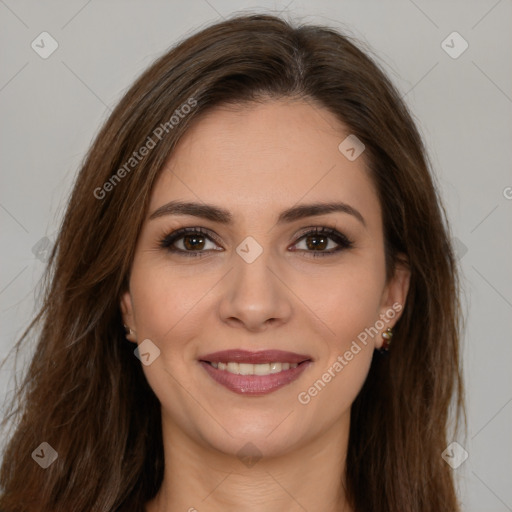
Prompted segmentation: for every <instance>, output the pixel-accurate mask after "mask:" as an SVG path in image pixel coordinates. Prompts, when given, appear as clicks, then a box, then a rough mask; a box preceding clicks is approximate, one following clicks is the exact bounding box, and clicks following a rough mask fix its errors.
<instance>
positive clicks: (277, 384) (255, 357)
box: [199, 350, 312, 395]
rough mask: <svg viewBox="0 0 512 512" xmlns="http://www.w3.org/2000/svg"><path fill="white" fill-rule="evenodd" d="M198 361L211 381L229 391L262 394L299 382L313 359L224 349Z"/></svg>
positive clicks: (293, 354)
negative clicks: (297, 380)
mask: <svg viewBox="0 0 512 512" xmlns="http://www.w3.org/2000/svg"><path fill="white" fill-rule="evenodd" d="M199 362H200V364H201V365H202V367H203V368H204V369H205V370H206V372H207V373H208V375H209V376H210V377H211V378H212V379H213V380H215V381H216V382H218V383H219V384H221V385H222V386H224V387H226V388H227V389H229V390H230V391H233V392H235V393H239V394H244V395H265V394H268V393H271V392H273V391H277V390H278V389H280V388H282V387H283V386H286V385H287V384H290V383H291V382H293V381H295V380H296V379H298V378H299V376H300V375H301V374H302V372H303V371H304V370H305V369H306V368H307V367H308V366H310V365H311V364H312V358H311V357H310V356H307V355H301V354H295V353H292V352H283V351H278V350H267V351H261V352H248V351H245V350H226V351H223V352H215V353H213V354H208V355H206V356H203V357H201V358H200V360H199Z"/></svg>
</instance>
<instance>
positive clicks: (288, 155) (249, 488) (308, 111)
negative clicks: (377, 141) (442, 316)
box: [121, 99, 409, 512]
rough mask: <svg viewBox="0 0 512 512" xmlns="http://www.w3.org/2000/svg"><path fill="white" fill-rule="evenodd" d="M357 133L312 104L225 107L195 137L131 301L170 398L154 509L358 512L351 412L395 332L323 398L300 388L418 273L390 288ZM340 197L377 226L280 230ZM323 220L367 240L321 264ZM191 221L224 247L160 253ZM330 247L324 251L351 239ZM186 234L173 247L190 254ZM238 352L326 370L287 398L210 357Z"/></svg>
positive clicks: (352, 364) (165, 182)
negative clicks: (241, 251)
mask: <svg viewBox="0 0 512 512" xmlns="http://www.w3.org/2000/svg"><path fill="white" fill-rule="evenodd" d="M348 134H350V131H349V130H348V129H347V127H346V126H344V125H343V124H342V123H341V122H340V121H339V120H338V119H337V118H336V117H335V116H334V115H333V114H332V113H330V112H329V111H327V110H325V109H323V108H321V107H319V106H316V105H314V104H313V103H312V102H310V101H308V102H306V101H303V100H293V101H292V100H283V99H281V100H268V101H265V102H262V103H258V104H251V105H245V106H244V108H240V107H239V108H236V109H235V108H227V107H225V106H224V107H222V108H219V107H217V108H215V109H214V110H212V111H210V112H209V113H208V114H207V115H206V116H205V117H203V118H201V119H200V120H199V122H197V123H195V124H194V125H193V126H192V127H191V128H190V129H189V130H188V131H187V133H186V135H185V136H184V137H183V138H182V139H181V141H180V143H179V144H178V146H177V148H176V150H175V151H174V153H173V155H172V156H171V158H170V159H169V161H168V164H167V165H166V167H165V169H164V171H163V172H162V174H161V175H160V177H159V179H158V180H157V183H156V184H155V187H154V189H153V192H152V196H151V200H150V206H149V211H148V217H147V219H146V221H145V223H144V225H143V228H142V231H141V233H140V237H139V240H138V243H137V247H136V251H135V256H134V261H133V266H132V269H131V275H130V280H129V291H128V292H126V293H125V294H124V295H123V297H122V299H121V309H122V312H123V318H124V322H125V324H126V325H128V326H130V328H132V329H133V331H134V332H133V333H132V334H130V335H128V339H129V340H131V341H133V342H138V343H141V342H142V341H143V340H145V339H150V340H151V341H152V342H153V343H154V344H155V345H156V346H157V347H158V348H159V349H160V356H159V357H157V358H156V359H155V360H154V362H152V363H151V364H150V365H148V366H143V369H144V372H145V375H146V377H147V379H148V382H149V384H150V385H151V387H152V389H153V390H154V392H155V394H156V396H157V397H158V399H159V400H160V403H161V406H162V427H163V440H164V452H165V476H164V481H163V485H162V487H161V489H160V491H159V493H158V494H157V496H156V498H155V499H153V500H152V501H151V502H150V503H148V504H147V511H148V512H170V511H177V510H183V511H187V510H189V511H193V510H197V511H200V512H203V511H212V512H214V511H223V512H224V511H231V510H233V511H234V510H245V511H249V512H259V511H265V512H273V511H282V510H289V511H303V510H304V509H306V510H322V511H326V512H329V511H335V510H336V511H339V510H346V511H347V512H349V511H350V510H351V509H350V507H349V506H348V504H347V503H346V502H345V495H344V490H343V485H340V483H343V481H344V472H345V458H346V450H347V444H348V433H349V425H350V406H351V404H352V402H353V401H354V399H355V398H356V396H357V394H358V392H359V390H360V389H361V387H362V385H363V383H364V380H365V378H366V376H367V374H368V370H369V366H370V363H371V358H372V354H373V351H374V349H375V348H379V347H380V346H381V345H382V342H383V339H382V337H381V336H380V335H376V336H374V337H369V338H368V343H367V344H366V345H363V344H362V343H359V346H360V348H361V350H360V351H359V352H358V353H357V355H355V356H354V357H353V359H352V360H351V361H349V362H348V364H347V365H346V366H344V367H343V370H342V371H340V372H337V373H335V375H336V376H335V377H334V378H332V379H331V380H330V382H329V383H328V384H326V385H325V387H324V388H323V389H322V390H321V391H320V392H318V394H317V395H316V396H315V397H312V398H311V400H310V402H309V403H308V404H306V405H304V404H301V403H300V402H299V401H298V398H297V397H298V394H299V393H300V392H304V391H307V390H308V388H310V387H311V386H312V385H313V384H314V382H315V381H317V380H318V379H320V378H322V374H324V373H325V372H326V370H327V369H328V368H329V367H332V365H333V363H334V362H335V361H336V360H337V358H338V356H340V355H343V354H344V353H345V352H346V351H347V350H348V349H349V348H350V346H351V344H352V342H353V341H354V340H356V339H357V336H358V334H360V333H361V332H362V331H364V329H365V328H367V327H370V326H374V325H375V323H376V321H377V320H379V318H380V315H381V314H385V313H386V311H389V310H390V309H392V305H393V304H396V303H398V304H401V305H403V304H404V303H405V298H406V295H407V290H408V286H409V273H408V271H407V270H406V269H405V268H398V269H397V270H396V272H395V275H394V276H393V277H392V278H391V279H390V280H389V281H386V273H385V257H384V240H383V228H382V216H381V208H380V204H379V201H378V198H377V195H376V191H375V189H374V186H373V183H372V181H371V179H370V177H369V175H368V173H367V171H366V168H365V166H366V162H365V159H364V156H365V155H364V153H363V155H362V156H360V157H359V158H357V159H356V160H355V161H352V162H351V161H349V160H348V159H347V158H346V157H345V156H344V155H343V154H342V153H341V152H340V151H339V150H338V145H339V144H340V142H341V141H342V140H343V139H344V138H345V137H346V136H347V135H348ZM171 200H180V201H196V202H204V203H208V204H213V205H217V206H221V207H223V208H225V209H228V210H229V211H230V212H231V213H232V215H233V223H232V224H231V225H223V224H220V223H217V222H214V221H211V220H206V219H202V218H198V217H193V216H190V215H179V216H176V215H164V216H160V217H158V218H154V219H150V218H149V217H150V215H151V214H152V213H153V212H154V211H155V210H156V209H158V208H159V207H161V206H162V205H164V204H166V203H168V202H169V201H171ZM330 201H343V202H345V203H348V204H349V205H350V206H352V207H353V208H355V209H357V210H358V211H359V212H360V213H361V215H362V216H363V218H364V222H365V225H363V223H362V222H361V221H360V220H358V219H357V218H356V217H355V216H354V215H351V214H348V213H343V212H333V213H328V214H323V215H319V216H314V217H309V218H305V219H300V220H296V221H293V222H291V223H288V224H283V225H277V224H276V220H277V217H278V214H279V213H280V212H281V211H282V210H284V209H286V208H289V207H291V206H295V205H297V204H304V203H314V202H330ZM314 226H318V227H322V226H328V227H332V228H335V229H337V230H338V231H340V232H341V233H343V234H345V235H346V236H347V237H348V238H349V239H351V240H352V241H353V247H352V248H349V249H345V250H343V251H341V252H338V253H334V254H331V255H326V256H325V257H317V258H314V257H313V256H312V255H311V253H312V252H313V251H314V249H311V246H308V245H307V244H306V241H305V239H304V238H302V241H301V239H300V236H297V234H299V235H302V232H303V231H304V229H303V228H308V227H314ZM181 227H203V228H205V229H208V230H210V231H212V232H213V233H214V234H216V235H217V236H218V238H219V240H220V242H221V243H218V242H217V241H215V240H211V241H210V240H209V239H208V238H206V239H205V243H204V244H203V246H200V247H201V248H200V250H202V251H203V252H204V255H203V257H192V256H191V257H187V256H186V255H180V254H173V253H170V252H168V250H167V249H164V248H161V247H160V246H159V241H160V240H161V238H162V237H163V236H165V235H167V234H168V233H170V232H171V231H173V230H175V229H178V228H181ZM247 236H251V237H253V238H254V239H255V240H256V241H257V242H258V244H259V245H260V246H261V247H262V249H263V253H262V254H261V255H260V256H259V257H258V258H257V259H256V260H255V261H254V262H252V263H250V264H249V263H247V262H246V261H244V259H242V258H241V257H240V256H239V255H238V254H237V252H236V251H235V250H236V248H237V246H238V245H239V244H240V243H241V242H242V241H243V240H244V239H245V238H246V237H247ZM315 236H317V237H318V235H315ZM329 240H330V241H329V246H328V247H327V248H325V247H324V248H323V249H322V250H323V251H324V252H325V251H326V250H327V251H328V250H330V249H331V248H332V247H337V246H338V244H337V242H336V241H334V240H331V239H329ZM183 242H184V240H183V238H182V239H181V241H177V242H176V243H175V244H174V245H175V246H177V247H179V248H181V249H185V246H184V245H183ZM193 247H198V246H197V245H196V246H193ZM290 248H291V249H293V248H295V249H297V250H295V251H294V250H291V249H290ZM213 249H219V250H218V251H215V250H213ZM299 249H300V250H299ZM189 250H190V249H189ZM307 251H309V252H307ZM317 252H318V251H317ZM398 318H399V314H396V315H395V317H394V318H393V319H392V320H389V321H388V322H387V323H386V325H385V327H384V328H383V329H381V330H380V332H382V331H384V330H385V329H387V328H388V327H392V326H393V325H394V324H395V323H396V321H397V320H398ZM232 348H234V349H246V350H252V351H258V350H265V349H280V350H285V351H291V352H298V353H300V354H308V355H310V356H311V357H312V358H313V364H312V365H311V366H310V367H309V368H307V369H306V370H305V371H304V372H303V373H302V374H301V376H300V377H299V378H298V379H297V380H296V381H294V382H292V383H290V384H288V385H286V386H285V387H283V388H281V389H279V390H277V391H275V392H273V393H270V394H267V395H264V396H245V395H239V394H236V393H233V392H232V391H229V390H228V389H226V388H224V387H223V386H221V385H220V384H218V383H217V382H215V381H214V380H213V379H212V378H211V377H210V376H209V375H208V374H207V373H206V371H205V370H204V369H203V367H202V366H201V365H200V364H199V362H198V357H199V356H200V355H205V354H207V353H211V352H214V351H218V350H225V349H232ZM249 442H250V443H252V444H251V445H247V443H249ZM244 446H245V448H244V449H243V452H244V453H246V454H248V455H251V454H252V455H259V456H261V457H262V458H261V459H260V460H258V461H257V463H255V464H254V465H251V466H250V467H249V465H247V464H244V462H243V461H242V460H241V459H240V457H239V456H237V453H238V452H239V451H240V450H241V449H242V447H244ZM251 447H252V448H251ZM250 452H251V453H250ZM252 452H253V453H252Z"/></svg>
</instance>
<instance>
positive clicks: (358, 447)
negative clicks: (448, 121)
mask: <svg viewBox="0 0 512 512" xmlns="http://www.w3.org/2000/svg"><path fill="white" fill-rule="evenodd" d="M39 325H40V327H41V331H40V334H39V343H38V345H37V350H36V354H35V357H34V359H33V360H32V364H31V366H30V369H29V372H28V375H27V378H26V380H25V382H24V383H23V386H22V387H21V389H20V391H19V394H18V408H17V409H16V410H15V411H13V415H14V413H17V414H15V415H14V416H13V417H14V418H16V419H17V422H16V423H15V426H16V430H15V432H14V434H13V436H12V438H11V439H10V442H9V444H8V447H7V450H6V452H5V455H4V458H3V466H2V469H1V475H0V483H1V486H2V495H1V497H0V508H1V510H3V511H6V512H10V511H15V510H16V511H36V510H41V511H60V510H66V511H69V510H73V511H74V512H81V511H84V512H85V511H87V512H90V511H107V510H108V511H110V510H112V511H114V510H130V511H136V510H145V511H147V512H164V511H175V510H190V511H193V510H198V511H203V510H204V511H206V510H208V511H218V510H219V511H220V510H223V511H224V510H248V511H262V510H264V511H266V512H268V511H274V510H287V511H295V510H309V511H343V510H344V511H346V512H349V511H351V512H362V511H363V512H364V511H373V512H378V511H391V510H393V511H401V512H419V511H421V512H427V511H429V512H430V511H431V512H434V511H435V512H440V511H446V512H448V511H449V512H453V511H456V510H460V508H459V505H458V501H457V497H456V492H455V489H454V482H453V480H452V474H451V469H450V467H449V466H448V465H447V464H446V463H445V462H444V461H443V459H442V457H441V453H442V452H443V450H444V449H445V448H446V446H447V445H448V443H449V441H450V439H449V438H448V434H447V426H448V421H449V415H448V412H449V406H450V404H451V403H452V400H454V404H455V406H456V407H455V411H456V413H458V414H457V415H456V419H457V424H456V425H457V426H458V421H459V416H460V415H461V413H463V412H464V407H463V398H462V392H463V388H462V381H461V372H460V367H459V346H458V343H459V341H458V339H459V305H458V295H457V274H456V267H455V263H454V257H453V253H452V249H451V247H450V243H449V238H448V234H447V226H446V222H445V220H444V214H443V210H442V208H441V206H440V202H439V199H438V196H437V193H436V189H435V187H434V185H433V183H432V177H431V176H430V174H429V170H428V164H427V159H426V156H425V151H424V148H423V145H422V142H421V139H420V136H419V134H418V132H417V130H416V128H415V126H414V123H413V121H412V119H411V116H410V114H409V113H408V111H407V109H406V107H405V105H404V103H403V102H402V101H401V99H400V97H399V95H398V93H397V92H396V90H395V89H394V88H393V86H392V85H391V84H390V82H389V81H388V79H387V78H386V77H385V76H384V74H383V73H382V71H380V69H379V68H378V67H377V66H376V65H375V64H374V63H373V62H372V61H371V60H370V59H369V58H368V57H367V56H366V55H365V54H364V53H362V52H361V51H360V50H359V49H358V48H357V47H356V46H355V45H354V44H353V43H352V42H350V41H349V40H348V39H347V38H346V37H344V36H342V35H340V34H338V33H337V32H335V31H334V30H331V29H328V28H322V27H316V26H308V25H305V26H301V27H298V28H295V27H293V26H291V25H290V24H288V23H287V22H285V21H283V20H281V19H278V18H275V17H272V16H266V15H254V16H238V17H235V18H232V19H230V20H227V21H224V22H222V23H219V24H216V25H214V26H211V27H209V28H206V29H205V30H203V31H201V32H199V33H198V34H196V35H193V36H192V37H190V38H188V39H187V40H185V41H184V42H182V43H181V44H180V45H178V46H177V47H176V48H174V49H172V50H171V51H169V52H168V53H166V54H165V55H164V56H163V57H161V58H160V59H159V60H158V61H157V62H155V63H154V64H153V65H152V66H151V67H150V68H149V69H148V70H147V71H146V72H145V73H144V74H143V75H142V76H141V77H140V78H139V79H138V80H137V81H136V83H135V84H134V85H133V87H132V88H131V89H130V90H129V91H128V92H127V94H126V95H125V96H124V98H123V99H122V100H121V102H120V103H119V105H118V106H117V108H116V109H115V110H114V112H113V113H112V115H111V116H110V118H109V119H108V121H107V122H106V124H105V126H104V127H103V129H102V130H101V132H100V133H99V135H98V136H97V138H96V141H95V142H94V144H93V146H92V148H91V150H90V152H89V154H88V156H87V159H86V160H85V163H84V165H83V167H82V169H81V171H80V173H79V176H78V178H77V182H76V185H75V188H74V191H73V194H72V196H71V199H70V202H69V206H68V209H67V213H66V215H65V217H64V221H63V224H62V227H61V230H60V235H59V237H58V240H57V243H56V245H55V248H54V251H53V254H52V257H51V260H50V266H49V285H48V289H47V294H46V299H45V302H44V305H43V307H42V310H41V312H40V313H39V315H38V317H37V318H36V319H35V320H34V322H33V324H32V325H31V328H35V327H36V326H39ZM25 337H26V336H25Z"/></svg>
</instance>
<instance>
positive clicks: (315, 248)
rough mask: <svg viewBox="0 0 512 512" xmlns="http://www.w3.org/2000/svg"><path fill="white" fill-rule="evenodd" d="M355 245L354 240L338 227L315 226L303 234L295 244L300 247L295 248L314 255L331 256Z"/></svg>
mask: <svg viewBox="0 0 512 512" xmlns="http://www.w3.org/2000/svg"><path fill="white" fill-rule="evenodd" d="M300 244H302V247H300ZM353 245H354V244H353V242H352V241H350V240H349V239H348V238H347V237H346V236H345V235H344V234H342V233H340V232H339V231H337V230H336V229H332V228H327V227H315V228H313V229H311V228H308V231H307V232H306V233H304V234H302V236H301V237H300V238H299V240H298V242H296V244H295V246H294V247H298V248H296V249H294V250H300V251H305V252H306V253H310V255H311V256H313V257H318V256H329V255H332V254H334V253H338V252H340V251H343V250H345V249H350V248H351V247H353Z"/></svg>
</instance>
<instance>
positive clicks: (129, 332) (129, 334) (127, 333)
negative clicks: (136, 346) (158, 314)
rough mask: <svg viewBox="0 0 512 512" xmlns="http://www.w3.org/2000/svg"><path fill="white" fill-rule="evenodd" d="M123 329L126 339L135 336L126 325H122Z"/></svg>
mask: <svg viewBox="0 0 512 512" xmlns="http://www.w3.org/2000/svg"><path fill="white" fill-rule="evenodd" d="M123 327H124V333H125V334H126V337H127V338H128V336H132V335H134V334H135V331H134V330H132V328H131V327H128V326H127V325H126V324H123Z"/></svg>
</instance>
